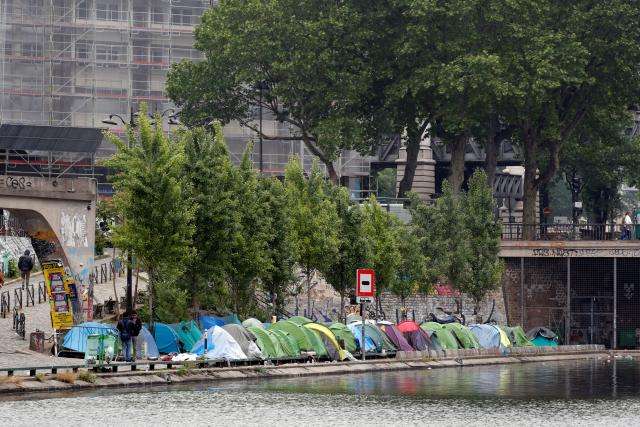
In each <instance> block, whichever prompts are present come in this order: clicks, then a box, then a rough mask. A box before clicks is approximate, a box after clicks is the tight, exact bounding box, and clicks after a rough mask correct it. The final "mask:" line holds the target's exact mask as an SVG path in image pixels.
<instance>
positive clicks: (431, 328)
mask: <svg viewBox="0 0 640 427" xmlns="http://www.w3.org/2000/svg"><path fill="white" fill-rule="evenodd" d="M420 327H421V328H422V329H424V330H426V331H427V332H432V333H433V335H435V336H436V339H437V340H438V344H440V347H441V348H443V349H444V350H454V349H457V348H460V346H459V345H458V340H457V339H456V337H455V335H453V333H452V332H451V331H450V330H447V329H445V328H444V327H443V326H442V325H441V324H440V323H436V322H425V323H423V324H422V325H420ZM432 341H433V339H432Z"/></svg>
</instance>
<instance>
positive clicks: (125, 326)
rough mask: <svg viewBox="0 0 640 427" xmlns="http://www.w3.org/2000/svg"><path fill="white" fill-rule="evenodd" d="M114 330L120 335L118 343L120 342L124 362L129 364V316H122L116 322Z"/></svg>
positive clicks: (130, 327) (130, 325) (130, 328)
mask: <svg viewBox="0 0 640 427" xmlns="http://www.w3.org/2000/svg"><path fill="white" fill-rule="evenodd" d="M116 329H118V332H119V333H120V341H121V342H122V353H123V356H124V361H125V362H131V338H132V336H131V330H132V322H131V319H130V318H129V316H126V315H123V316H122V318H121V319H120V320H119V321H118V324H117V325H116Z"/></svg>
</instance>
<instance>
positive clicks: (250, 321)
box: [242, 317, 265, 329]
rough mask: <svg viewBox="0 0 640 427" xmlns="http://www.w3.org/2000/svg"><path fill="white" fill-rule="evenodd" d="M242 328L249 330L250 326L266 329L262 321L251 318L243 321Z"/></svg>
mask: <svg viewBox="0 0 640 427" xmlns="http://www.w3.org/2000/svg"><path fill="white" fill-rule="evenodd" d="M242 326H244V327H245V328H248V327H249V326H255V327H256V328H261V329H264V328H265V327H264V325H263V324H262V322H261V321H259V320H258V319H255V318H253V317H250V318H249V319H247V320H245V321H243V322H242Z"/></svg>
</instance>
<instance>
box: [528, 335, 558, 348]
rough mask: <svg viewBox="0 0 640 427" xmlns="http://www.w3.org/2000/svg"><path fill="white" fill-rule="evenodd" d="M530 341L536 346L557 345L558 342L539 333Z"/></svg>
mask: <svg viewBox="0 0 640 427" xmlns="http://www.w3.org/2000/svg"><path fill="white" fill-rule="evenodd" d="M531 342H532V343H533V345H535V346H536V347H557V346H558V342H557V341H556V340H552V339H549V338H545V337H543V336H541V335H538V336H537V337H535V338H534V339H532V340H531Z"/></svg>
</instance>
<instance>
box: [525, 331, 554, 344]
mask: <svg viewBox="0 0 640 427" xmlns="http://www.w3.org/2000/svg"><path fill="white" fill-rule="evenodd" d="M527 337H528V338H529V339H530V340H531V343H532V344H533V345H535V346H536V347H556V346H557V345H558V335H556V333H555V332H553V331H552V330H551V329H549V328H545V327H543V326H538V327H536V328H533V329H530V330H529V332H527Z"/></svg>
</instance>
